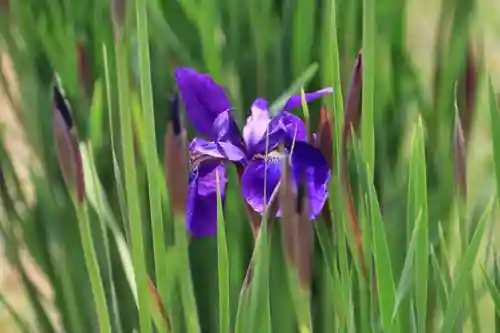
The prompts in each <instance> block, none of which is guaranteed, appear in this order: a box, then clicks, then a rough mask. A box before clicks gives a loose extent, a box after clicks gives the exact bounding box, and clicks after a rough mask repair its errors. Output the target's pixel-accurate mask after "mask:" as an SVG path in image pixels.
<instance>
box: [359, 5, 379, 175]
mask: <svg viewBox="0 0 500 333" xmlns="http://www.w3.org/2000/svg"><path fill="white" fill-rule="evenodd" d="M376 12H377V10H376V6H375V0H363V83H362V84H363V89H362V99H361V103H362V110H363V111H362V113H361V149H362V151H363V158H364V160H365V161H366V163H367V164H368V169H369V170H370V173H369V174H370V175H372V176H371V177H373V175H374V168H375V164H374V163H375V133H374V114H373V113H374V97H375V64H376V61H375V54H376V51H375V32H376V31H377V26H376V24H375V17H376Z"/></svg>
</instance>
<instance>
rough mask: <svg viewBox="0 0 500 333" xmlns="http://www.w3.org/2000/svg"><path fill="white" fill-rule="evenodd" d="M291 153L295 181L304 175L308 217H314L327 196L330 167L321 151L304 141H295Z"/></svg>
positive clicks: (319, 211) (318, 212) (321, 207)
mask: <svg viewBox="0 0 500 333" xmlns="http://www.w3.org/2000/svg"><path fill="white" fill-rule="evenodd" d="M291 154H292V170H293V174H294V178H295V182H296V183H297V182H298V181H299V180H300V178H301V176H303V177H305V181H306V184H307V193H308V201H309V214H310V219H311V220H313V219H315V218H316V217H317V216H318V215H319V214H320V213H321V210H322V209H323V206H324V204H325V201H326V199H327V197H328V182H329V180H330V167H329V166H328V163H327V161H326V159H325V158H324V157H323V155H322V154H321V152H320V151H319V150H318V149H316V148H315V147H313V146H312V145H310V144H308V143H306V142H300V141H298V142H295V146H294V149H293V152H291Z"/></svg>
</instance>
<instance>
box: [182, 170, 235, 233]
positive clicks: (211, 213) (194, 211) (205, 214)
mask: <svg viewBox="0 0 500 333" xmlns="http://www.w3.org/2000/svg"><path fill="white" fill-rule="evenodd" d="M216 172H218V173H219V184H220V188H221V197H222V202H223V203H224V201H225V192H226V185H227V179H226V171H225V169H224V165H222V164H220V163H204V164H201V165H200V166H199V167H197V168H196V169H194V170H193V171H191V173H190V175H189V193H188V203H187V229H188V230H189V232H190V233H191V234H192V235H193V236H195V237H205V236H213V235H215V234H216V233H217V184H216Z"/></svg>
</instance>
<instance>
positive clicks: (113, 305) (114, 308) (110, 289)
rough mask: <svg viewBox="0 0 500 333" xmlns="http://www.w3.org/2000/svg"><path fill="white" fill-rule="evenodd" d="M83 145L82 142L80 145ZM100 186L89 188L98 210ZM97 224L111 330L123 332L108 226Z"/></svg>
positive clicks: (100, 209)
mask: <svg viewBox="0 0 500 333" xmlns="http://www.w3.org/2000/svg"><path fill="white" fill-rule="evenodd" d="M81 146H83V144H82V145H81ZM91 149H92V147H91V146H90V145H88V150H89V151H90V152H91V151H92V150H91ZM92 155H93V154H92V153H90V154H88V158H89V164H90V165H94V161H93V156H92ZM83 159H84V156H83V153H82V160H83ZM82 163H83V164H84V166H83V168H84V169H85V162H82ZM89 171H91V172H89V173H87V178H92V183H93V184H97V174H96V172H92V171H94V170H89ZM100 189H101V188H100V187H97V186H93V187H92V188H91V190H94V194H95V199H97V200H96V201H97V206H98V208H99V211H102V208H101V205H102V203H103V201H104V200H103V199H102V198H101V196H100V195H101V193H102V191H101V192H100V191H99V190H100ZM98 216H99V214H98ZM99 226H100V231H101V235H102V240H103V245H104V260H105V271H104V277H105V281H106V282H105V287H107V295H108V298H111V299H110V300H109V308H110V309H111V311H110V312H111V314H112V320H113V324H112V325H113V326H112V327H113V331H114V330H116V331H118V332H123V329H122V325H121V322H120V313H119V307H118V299H117V294H116V287H115V284H114V280H113V276H114V274H113V267H112V263H111V253H110V242H109V235H108V228H107V226H106V223H105V222H104V221H103V220H102V219H101V218H99Z"/></svg>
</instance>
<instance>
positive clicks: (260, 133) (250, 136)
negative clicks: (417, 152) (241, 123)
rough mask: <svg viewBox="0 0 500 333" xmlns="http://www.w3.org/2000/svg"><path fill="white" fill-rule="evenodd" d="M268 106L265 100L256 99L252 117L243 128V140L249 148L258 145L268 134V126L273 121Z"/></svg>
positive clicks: (252, 108)
mask: <svg viewBox="0 0 500 333" xmlns="http://www.w3.org/2000/svg"><path fill="white" fill-rule="evenodd" d="M267 106H268V103H267V101H266V100H265V99H263V98H258V99H256V100H255V101H254V102H253V104H252V107H251V110H252V115H251V116H250V117H248V118H247V123H246V125H245V127H244V128H243V138H244V140H245V143H246V145H247V146H249V147H252V146H254V145H255V144H257V143H258V142H259V141H260V140H261V139H262V138H263V137H264V136H265V134H266V129H267V125H268V124H269V122H270V121H271V118H270V117H269V111H268V109H267Z"/></svg>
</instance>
